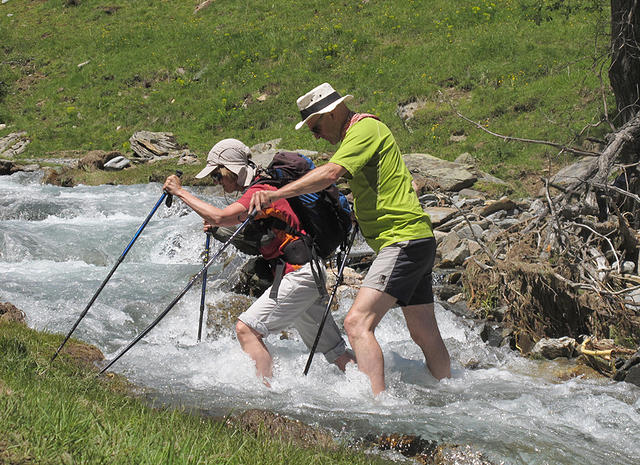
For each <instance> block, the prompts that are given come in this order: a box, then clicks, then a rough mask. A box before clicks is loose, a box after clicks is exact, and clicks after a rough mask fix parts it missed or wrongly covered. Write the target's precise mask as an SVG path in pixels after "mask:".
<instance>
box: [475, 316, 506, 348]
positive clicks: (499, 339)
mask: <svg viewBox="0 0 640 465" xmlns="http://www.w3.org/2000/svg"><path fill="white" fill-rule="evenodd" d="M511 334H512V332H511V330H510V329H506V328H503V327H502V325H500V324H498V323H490V322H485V323H484V324H483V325H482V329H481V330H480V338H481V339H482V340H483V341H484V342H486V343H487V344H489V345H490V346H491V347H502V346H503V345H504V343H505V341H506V340H507V339H508V338H510V337H511Z"/></svg>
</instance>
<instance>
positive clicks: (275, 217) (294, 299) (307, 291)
mask: <svg viewBox="0 0 640 465" xmlns="http://www.w3.org/2000/svg"><path fill="white" fill-rule="evenodd" d="M250 156H251V151H250V150H249V148H248V147H247V146H246V145H245V144H243V143H242V142H241V141H239V140H237V139H223V140H221V141H220V142H218V143H217V144H216V145H214V146H213V148H212V149H211V150H210V152H209V155H208V157H207V165H206V166H205V168H204V169H203V170H202V171H200V172H199V173H198V174H197V175H196V178H199V179H201V178H204V177H206V176H212V177H213V178H214V180H215V181H216V182H217V183H219V184H221V185H222V188H223V189H224V191H225V192H227V193H231V192H239V191H244V192H243V194H242V196H241V197H240V198H239V199H238V200H237V201H236V202H234V203H232V204H231V205H229V206H227V207H226V208H217V207H214V206H213V205H210V204H208V203H207V202H205V201H203V200H201V199H199V198H198V197H196V196H195V195H193V194H191V193H190V192H188V191H187V190H185V189H184V188H183V187H182V185H181V182H180V178H178V177H177V176H175V175H172V176H169V177H168V178H167V179H166V181H165V183H164V186H163V189H164V190H165V192H167V193H168V194H171V195H174V196H176V197H178V198H180V199H181V200H182V201H183V202H184V203H186V204H187V205H188V206H189V207H191V209H192V210H193V211H195V212H196V213H197V214H198V215H200V216H201V217H202V218H203V219H204V224H205V230H208V229H209V228H212V227H216V226H234V225H237V224H239V223H242V222H243V221H244V220H245V219H246V218H247V216H248V213H249V204H250V202H251V198H252V196H253V194H254V193H255V192H258V191H261V190H275V189H276V188H275V187H273V186H270V185H268V184H259V183H258V184H253V185H252V183H253V182H254V181H256V180H257V179H258V172H257V168H256V166H255V165H254V164H253V162H252V161H251V160H250ZM250 227H251V228H253V230H254V232H255V230H260V229H262V230H263V232H264V234H263V235H262V238H263V239H262V240H258V242H257V244H258V247H259V251H260V253H261V254H262V256H263V257H264V258H265V259H267V260H269V261H270V262H271V263H274V264H276V263H279V264H280V265H281V266H274V267H273V268H275V270H277V273H278V274H277V275H275V276H274V278H275V279H274V284H273V285H272V286H271V287H270V288H268V289H267V290H266V291H265V292H264V293H263V294H262V295H261V296H260V297H259V298H258V299H257V300H256V301H255V302H254V303H253V304H252V305H251V306H250V307H249V308H248V309H247V310H246V311H245V312H244V313H242V314H241V315H240V316H239V317H238V321H237V323H236V334H237V336H238V341H239V342H240V346H241V347H242V349H243V350H244V351H245V352H246V353H247V354H248V355H249V356H250V357H251V358H252V359H253V361H254V362H255V364H256V372H257V375H258V376H259V377H261V378H262V379H263V380H264V381H265V383H268V379H270V378H271V377H272V376H273V360H272V357H271V354H270V353H269V350H268V349H267V346H266V345H265V342H264V339H265V337H267V336H268V335H269V334H273V333H279V332H280V331H283V330H285V329H287V328H291V327H294V328H296V329H297V330H298V332H299V333H300V336H301V338H302V340H303V342H304V343H305V344H306V345H307V347H309V348H310V347H311V346H312V345H313V342H314V340H315V336H316V334H317V331H318V327H319V326H320V322H321V320H322V317H323V315H324V310H325V308H324V305H323V304H322V300H321V297H320V293H319V290H318V285H317V283H316V280H315V279H314V274H313V270H312V268H311V263H310V262H309V254H308V253H307V249H306V245H305V244H304V243H303V240H302V239H301V238H300V236H298V235H296V234H295V233H294V231H301V226H300V220H299V219H298V217H297V216H296V214H295V213H294V212H293V210H292V209H291V206H290V205H289V203H288V202H287V201H286V200H285V199H280V200H277V201H276V202H274V203H273V204H272V205H271V206H270V207H269V208H267V209H264V210H263V211H262V212H260V213H259V214H258V215H257V216H256V218H255V220H254V221H253V222H252V223H250V224H249V226H247V229H248V228H250ZM320 267H321V269H320V272H321V273H322V274H324V273H325V270H324V267H323V265H322V264H320ZM323 282H324V280H323ZM276 283H277V284H276ZM317 349H318V351H319V352H322V353H323V354H324V356H325V358H326V359H327V361H329V362H330V363H334V364H335V365H337V366H338V367H339V368H340V369H341V370H342V371H344V370H345V366H346V365H347V363H349V362H354V361H355V359H354V356H353V352H352V351H351V350H350V349H347V347H346V344H345V342H344V339H343V338H342V335H341V334H340V330H339V329H338V326H337V325H336V323H335V321H334V319H333V317H332V316H331V315H329V316H328V318H327V320H326V322H325V326H324V329H323V331H322V336H321V338H320V341H319V342H318V347H317Z"/></svg>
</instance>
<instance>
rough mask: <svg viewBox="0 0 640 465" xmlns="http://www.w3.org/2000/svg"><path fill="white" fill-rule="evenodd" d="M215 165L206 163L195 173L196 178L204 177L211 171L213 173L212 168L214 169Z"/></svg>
mask: <svg viewBox="0 0 640 465" xmlns="http://www.w3.org/2000/svg"><path fill="white" fill-rule="evenodd" d="M217 167H218V165H215V166H211V165H207V166H205V167H204V168H203V169H202V171H200V172H199V173H198V174H196V179H202V178H206V177H207V176H209V175H210V174H211V173H213V170H215V169H216V168H217Z"/></svg>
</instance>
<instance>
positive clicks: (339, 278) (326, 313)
mask: <svg viewBox="0 0 640 465" xmlns="http://www.w3.org/2000/svg"><path fill="white" fill-rule="evenodd" d="M357 233H358V224H357V223H355V224H354V225H353V230H352V231H351V237H350V238H349V242H348V244H347V250H346V251H345V253H344V258H343V259H342V262H341V263H340V268H339V270H338V276H337V278H336V283H335V284H334V285H333V289H332V291H331V296H330V297H329V302H328V303H327V308H325V310H324V315H322V320H321V321H320V326H319V327H318V334H316V340H315V341H313V346H312V347H311V352H310V353H309V358H308V359H307V364H306V366H305V367H304V375H305V376H307V373H309V367H311V361H312V360H313V355H314V354H315V353H316V348H317V347H318V342H319V341H320V336H321V335H322V330H323V328H324V323H325V321H327V317H328V316H329V312H330V311H331V304H332V303H333V298H334V297H335V295H336V292H337V291H338V286H340V284H342V275H343V273H344V267H345V265H346V264H347V258H348V257H349V252H350V251H351V246H352V245H353V241H354V239H355V238H356V234H357Z"/></svg>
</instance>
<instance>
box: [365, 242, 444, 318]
mask: <svg viewBox="0 0 640 465" xmlns="http://www.w3.org/2000/svg"><path fill="white" fill-rule="evenodd" d="M435 256H436V240H435V238H433V237H428V238H426V239H414V240H411V241H403V242H398V243H396V244H392V245H389V246H387V247H384V248H383V249H382V250H380V252H379V253H378V256H377V257H376V258H375V260H374V261H373V263H372V265H371V267H370V268H369V272H368V273H367V275H366V276H365V278H364V281H363V282H362V285H363V286H364V287H370V288H373V289H377V290H379V291H382V292H386V293H387V294H389V295H391V296H392V297H395V298H396V299H397V300H398V304H399V305H400V306H401V307H406V306H408V305H421V304H430V303H433V289H432V287H431V283H432V277H431V270H432V268H433V262H434V260H435Z"/></svg>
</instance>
